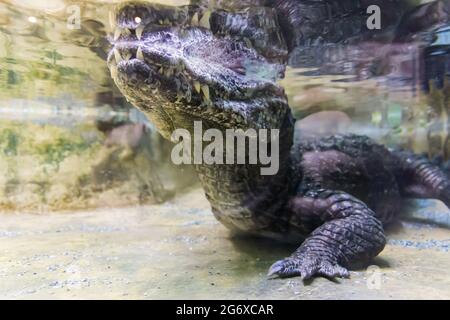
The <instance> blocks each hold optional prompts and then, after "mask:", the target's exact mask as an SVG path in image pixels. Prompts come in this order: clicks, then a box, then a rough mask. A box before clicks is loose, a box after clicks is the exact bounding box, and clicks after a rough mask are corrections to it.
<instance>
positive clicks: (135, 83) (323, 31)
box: [107, 0, 450, 280]
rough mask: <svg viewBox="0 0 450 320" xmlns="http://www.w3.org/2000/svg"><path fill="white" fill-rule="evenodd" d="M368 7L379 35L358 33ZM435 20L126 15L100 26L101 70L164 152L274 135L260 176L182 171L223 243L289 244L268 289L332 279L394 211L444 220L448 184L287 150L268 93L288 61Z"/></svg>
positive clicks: (364, 255) (309, 4)
mask: <svg viewBox="0 0 450 320" xmlns="http://www.w3.org/2000/svg"><path fill="white" fill-rule="evenodd" d="M369 4H370V5H372V4H378V5H379V6H380V8H381V12H382V13H383V21H384V22H383V30H381V31H380V30H368V29H367V26H366V22H365V19H366V18H367V10H366V8H367V6H368V5H369ZM449 8H450V5H449V2H448V1H436V2H432V3H429V4H426V5H425V6H419V7H417V6H415V5H414V4H411V1H397V0H393V1H384V0H383V1H377V0H370V1H365V0H360V1H359V0H358V1H357V0H349V1H347V0H339V1H337V0H336V1H334V0H316V1H302V0H298V1H295V0H273V1H263V0H256V1H245V0H242V1H220V0H217V1H210V2H208V1H193V2H192V3H191V4H189V5H185V6H179V7H173V6H166V5H158V4H149V3H142V2H127V3H125V4H121V5H119V7H118V8H117V9H116V11H115V13H114V14H113V15H112V17H111V18H112V20H113V23H114V24H115V25H116V30H115V33H114V36H111V42H112V46H113V47H112V49H111V51H110V53H109V55H108V59H107V64H108V67H109V69H110V71H111V76H112V78H113V79H114V81H115V83H116V85H117V87H118V88H119V89H120V91H121V92H122V94H123V95H124V96H125V97H126V98H127V99H128V100H129V101H130V102H131V103H132V104H133V105H134V106H136V107H137V108H138V109H140V110H141V111H143V112H144V113H145V114H146V115H147V116H148V118H149V119H150V120H151V122H152V123H153V124H154V125H155V126H156V128H157V130H158V131H159V133H160V134H161V135H162V136H163V137H165V138H167V139H171V138H172V133H173V132H174V130H176V129H180V128H181V129H184V130H187V131H188V132H190V133H193V132H194V126H195V123H196V122H197V121H201V122H202V124H203V130H207V129H210V128H213V129H216V130H219V131H220V132H225V131H226V130H227V129H241V130H242V131H245V130H249V129H254V130H256V132H260V131H258V130H261V129H267V130H273V129H276V130H278V134H279V141H280V146H279V150H278V156H279V170H278V172H277V173H276V174H274V175H262V174H261V170H260V169H261V168H262V167H263V164H262V163H256V164H250V163H245V164H221V163H213V164H205V163H203V164H195V170H196V171H197V174H198V176H199V180H200V182H201V184H202V187H203V189H204V191H205V194H206V197H207V199H208V200H209V202H210V204H211V208H212V212H213V214H214V216H215V217H216V218H217V220H219V221H220V222H221V223H222V224H223V225H225V226H226V227H227V228H229V229H230V230H233V231H234V232H235V233H238V234H239V233H243V234H251V235H257V236H263V237H270V238H273V239H277V240H289V241H297V242H298V244H299V248H298V249H297V250H296V251H295V252H294V253H293V254H292V255H291V256H289V257H287V258H284V259H281V260H279V261H277V262H275V263H274V264H273V265H272V266H271V267H270V268H269V272H268V276H269V277H270V278H274V277H282V278H284V277H294V276H300V277H301V278H302V279H304V280H306V279H309V278H312V277H316V276H323V277H327V278H337V277H343V278H346V277H349V270H350V269H351V268H352V267H353V266H354V265H355V264H358V263H361V262H368V261H370V260H371V259H372V258H374V257H375V256H377V255H378V254H379V253H380V252H382V250H383V249H384V247H385V244H386V237H385V231H384V228H385V227H386V226H387V225H388V224H389V223H391V222H392V221H394V220H395V218H396V216H397V213H398V212H399V211H401V208H402V207H401V206H402V203H403V202H402V199H403V198H405V197H414V198H434V199H438V200H441V201H443V202H444V203H445V204H446V205H447V206H448V207H449V208H450V179H449V176H448V173H446V172H445V171H444V170H443V169H441V168H440V167H439V166H438V165H436V164H433V163H432V162H430V161H429V160H428V159H427V158H426V157H423V156H419V155H415V154H413V153H412V152H409V151H407V150H400V149H397V150H392V149H388V148H386V147H384V146H382V145H379V144H377V143H375V142H374V141H372V140H371V139H369V138H368V137H365V136H358V135H354V134H346V135H334V136H327V137H321V138H316V139H306V140H305V139H302V137H297V136H296V132H295V130H294V123H295V120H294V117H293V115H292V112H291V110H290V108H289V104H288V99H287V97H286V94H285V92H284V90H283V88H282V87H280V86H279V84H277V80H278V79H279V78H280V77H283V75H284V71H285V69H286V65H287V63H288V61H289V56H290V54H291V53H292V52H293V51H294V50H295V49H296V48H299V47H300V48H301V47H307V46H317V45H325V44H327V43H330V44H333V43H348V44H351V43H357V41H364V40H371V41H377V39H387V38H390V39H395V38H397V37H398V36H399V35H398V33H397V32H396V30H398V28H399V27H401V30H402V34H403V35H404V37H403V38H404V39H405V38H407V37H413V36H414V34H415V33H416V32H418V31H419V30H416V29H417V28H415V25H413V24H411V23H410V21H409V20H408V19H411V17H414V16H416V15H420V13H421V12H424V11H425V12H427V13H428V14H429V12H434V14H432V15H431V16H429V17H427V19H425V20H426V21H425V22H424V23H423V26H421V30H425V29H426V28H428V27H430V26H431V25H436V24H439V23H445V22H446V21H447V20H448V14H449V12H450V10H449ZM413 26H414V28H413ZM405 41H406V40H405ZM245 152H246V154H245V155H246V156H248V152H249V151H248V150H246V151H245Z"/></svg>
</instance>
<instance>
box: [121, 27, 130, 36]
mask: <svg viewBox="0 0 450 320" xmlns="http://www.w3.org/2000/svg"><path fill="white" fill-rule="evenodd" d="M122 30H123V31H122V32H123V34H124V35H126V36H129V35H130V34H131V31H130V30H129V29H127V28H123V29H122Z"/></svg>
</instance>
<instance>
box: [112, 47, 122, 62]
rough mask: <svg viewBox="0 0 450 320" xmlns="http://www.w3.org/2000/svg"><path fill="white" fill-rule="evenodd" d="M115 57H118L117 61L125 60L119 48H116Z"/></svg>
mask: <svg viewBox="0 0 450 320" xmlns="http://www.w3.org/2000/svg"><path fill="white" fill-rule="evenodd" d="M114 57H115V58H116V62H117V63H119V62H120V61H122V60H123V58H122V56H121V55H120V52H119V50H117V49H114Z"/></svg>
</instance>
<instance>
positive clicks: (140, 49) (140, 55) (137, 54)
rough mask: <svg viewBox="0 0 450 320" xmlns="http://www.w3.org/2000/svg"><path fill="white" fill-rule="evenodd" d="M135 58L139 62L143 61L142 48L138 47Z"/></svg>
mask: <svg viewBox="0 0 450 320" xmlns="http://www.w3.org/2000/svg"><path fill="white" fill-rule="evenodd" d="M136 58H137V59H139V60H141V61H144V54H143V53H142V48H141V47H139V48H138V49H137V51H136Z"/></svg>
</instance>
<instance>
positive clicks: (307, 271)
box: [268, 256, 350, 280]
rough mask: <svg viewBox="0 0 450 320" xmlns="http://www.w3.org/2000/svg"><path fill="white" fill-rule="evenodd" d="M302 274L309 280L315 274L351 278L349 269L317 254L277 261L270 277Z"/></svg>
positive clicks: (269, 274)
mask: <svg viewBox="0 0 450 320" xmlns="http://www.w3.org/2000/svg"><path fill="white" fill-rule="evenodd" d="M297 276H300V277H301V278H302V280H307V279H310V278H312V277H315V276H323V277H326V278H349V277H350V273H349V271H348V270H347V269H346V268H344V267H342V266H340V265H339V264H337V263H333V262H331V261H328V260H326V259H323V258H321V257H316V256H305V257H290V258H286V259H283V260H280V261H277V262H275V263H274V264H273V265H272V266H271V267H270V269H269V273H268V277H269V278H277V277H279V278H289V277H297Z"/></svg>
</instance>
